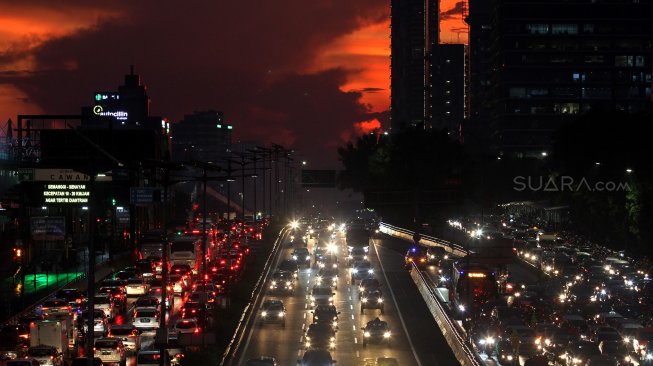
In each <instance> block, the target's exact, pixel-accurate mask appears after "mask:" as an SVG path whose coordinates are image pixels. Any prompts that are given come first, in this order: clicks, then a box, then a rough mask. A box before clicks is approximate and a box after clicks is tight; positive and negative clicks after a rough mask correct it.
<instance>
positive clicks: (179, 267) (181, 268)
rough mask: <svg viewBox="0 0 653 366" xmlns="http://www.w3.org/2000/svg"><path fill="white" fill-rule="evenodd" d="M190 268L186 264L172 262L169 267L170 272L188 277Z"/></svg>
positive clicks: (190, 271)
mask: <svg viewBox="0 0 653 366" xmlns="http://www.w3.org/2000/svg"><path fill="white" fill-rule="evenodd" d="M191 273H192V269H191V268H190V266H189V265H188V264H174V265H172V267H170V274H176V275H180V276H182V277H190V275H191Z"/></svg>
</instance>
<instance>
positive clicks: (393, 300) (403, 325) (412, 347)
mask: <svg viewBox="0 0 653 366" xmlns="http://www.w3.org/2000/svg"><path fill="white" fill-rule="evenodd" d="M372 244H374V252H375V253H376V259H378V260H379V266H381V272H382V273H383V277H384V278H385V283H386V285H388V290H390V296H392V302H394V304H395V309H396V310H397V314H398V315H399V321H401V326H402V327H403V328H404V333H405V334H406V338H407V339H408V344H409V345H410V350H411V351H412V352H413V357H415V362H417V365H418V366H422V363H421V362H420V360H419V357H417V352H416V351H415V346H413V341H412V340H411V339H410V334H408V328H407V327H406V323H404V317H403V316H401V311H400V310H399V305H398V304H397V299H395V293H394V291H392V287H391V286H390V282H389V281H388V275H386V273H385V269H384V268H383V263H382V262H381V256H380V255H379V250H378V249H377V248H376V240H374V239H372Z"/></svg>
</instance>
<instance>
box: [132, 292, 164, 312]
mask: <svg viewBox="0 0 653 366" xmlns="http://www.w3.org/2000/svg"><path fill="white" fill-rule="evenodd" d="M133 306H134V310H137V309H138V308H155V309H156V311H161V299H159V298H158V297H154V296H148V295H146V296H141V297H139V298H138V299H136V301H134V305H133Z"/></svg>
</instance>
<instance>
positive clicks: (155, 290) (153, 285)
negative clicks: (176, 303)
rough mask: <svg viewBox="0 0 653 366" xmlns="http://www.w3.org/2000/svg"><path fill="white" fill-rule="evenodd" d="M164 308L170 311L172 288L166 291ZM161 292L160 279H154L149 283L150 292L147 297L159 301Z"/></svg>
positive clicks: (161, 282)
mask: <svg viewBox="0 0 653 366" xmlns="http://www.w3.org/2000/svg"><path fill="white" fill-rule="evenodd" d="M166 290H167V291H166V299H165V300H166V308H167V309H170V305H171V304H172V297H173V296H174V294H173V292H172V288H170V289H169V290H168V289H166ZM162 291H163V280H162V279H160V278H154V279H152V281H150V292H149V295H150V296H153V297H156V298H158V299H161V292H162Z"/></svg>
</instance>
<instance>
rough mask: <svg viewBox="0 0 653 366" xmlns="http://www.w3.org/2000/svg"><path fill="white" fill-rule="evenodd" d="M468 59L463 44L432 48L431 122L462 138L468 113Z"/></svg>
mask: <svg viewBox="0 0 653 366" xmlns="http://www.w3.org/2000/svg"><path fill="white" fill-rule="evenodd" d="M465 60H466V58H465V45H463V44H440V45H435V46H434V47H433V48H432V51H431V64H432V65H433V68H432V74H433V79H432V80H433V81H432V97H431V98H430V100H431V101H432V105H433V108H432V115H431V119H432V123H431V125H432V126H433V128H446V129H447V130H448V131H449V134H450V136H451V137H452V138H458V137H459V134H460V129H461V123H462V122H463V119H464V118H465V117H466V114H467V108H466V106H467V103H466V102H467V95H466V87H465V85H466V84H465V70H466V67H465Z"/></svg>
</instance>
